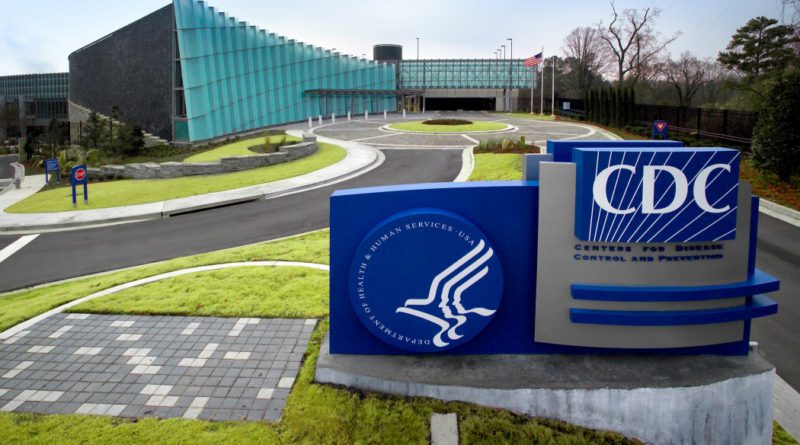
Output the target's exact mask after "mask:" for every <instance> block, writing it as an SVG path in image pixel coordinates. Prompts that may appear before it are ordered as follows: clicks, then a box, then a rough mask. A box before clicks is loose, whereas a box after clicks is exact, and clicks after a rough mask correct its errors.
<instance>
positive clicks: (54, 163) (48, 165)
mask: <svg viewBox="0 0 800 445" xmlns="http://www.w3.org/2000/svg"><path fill="white" fill-rule="evenodd" d="M50 172H56V182H57V183H60V182H61V175H60V173H59V172H58V159H46V160H45V161H44V174H45V177H46V176H47V174H49V173H50Z"/></svg>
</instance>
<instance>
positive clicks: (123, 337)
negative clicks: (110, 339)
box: [115, 334, 142, 341]
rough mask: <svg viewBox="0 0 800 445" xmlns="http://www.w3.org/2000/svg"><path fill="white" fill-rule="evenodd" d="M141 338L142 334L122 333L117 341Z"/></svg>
mask: <svg viewBox="0 0 800 445" xmlns="http://www.w3.org/2000/svg"><path fill="white" fill-rule="evenodd" d="M141 338H142V335H141V334H121V335H120V336H119V337H117V338H116V339H115V341H139V340H140V339H141Z"/></svg>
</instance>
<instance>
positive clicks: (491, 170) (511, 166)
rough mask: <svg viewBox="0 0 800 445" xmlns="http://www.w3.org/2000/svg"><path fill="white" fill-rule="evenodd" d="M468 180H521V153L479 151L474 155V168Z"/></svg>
mask: <svg viewBox="0 0 800 445" xmlns="http://www.w3.org/2000/svg"><path fill="white" fill-rule="evenodd" d="M468 180H469V181H521V180H522V155H521V154H510V153H506V154H496V153H480V154H476V155H475V168H474V169H473V170H472V174H471V175H469V179H468Z"/></svg>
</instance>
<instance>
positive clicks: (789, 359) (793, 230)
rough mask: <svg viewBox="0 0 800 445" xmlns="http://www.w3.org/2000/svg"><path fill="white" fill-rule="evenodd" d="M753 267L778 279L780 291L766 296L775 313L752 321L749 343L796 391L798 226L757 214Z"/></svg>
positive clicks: (799, 376)
mask: <svg viewBox="0 0 800 445" xmlns="http://www.w3.org/2000/svg"><path fill="white" fill-rule="evenodd" d="M756 267H757V268H759V269H761V270H763V271H764V272H766V273H768V274H770V275H772V276H773V277H776V278H778V279H780V280H781V289H780V290H779V291H778V292H773V293H770V294H767V297H769V298H771V299H772V300H775V301H776V302H777V303H778V314H777V315H773V316H771V317H764V318H758V319H755V320H753V324H752V328H751V335H750V340H752V341H757V342H758V343H759V347H760V352H761V355H763V356H764V357H765V358H766V359H767V360H768V361H769V362H770V363H772V364H773V365H775V367H776V368H777V370H778V375H779V376H781V378H782V379H783V380H786V382H787V383H788V384H789V385H791V386H792V387H793V388H794V389H795V390H797V391H800V298H798V297H800V227H795V226H793V225H791V224H787V223H785V222H783V221H781V220H779V219H775V218H772V217H770V216H767V215H765V214H763V213H761V214H760V218H759V222H758V253H757V256H756Z"/></svg>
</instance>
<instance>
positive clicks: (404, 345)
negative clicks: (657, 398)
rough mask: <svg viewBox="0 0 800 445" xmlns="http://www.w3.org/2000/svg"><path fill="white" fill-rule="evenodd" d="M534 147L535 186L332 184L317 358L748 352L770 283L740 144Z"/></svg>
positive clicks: (766, 308)
mask: <svg viewBox="0 0 800 445" xmlns="http://www.w3.org/2000/svg"><path fill="white" fill-rule="evenodd" d="M548 148H549V149H550V150H552V152H553V153H554V154H555V156H554V158H555V161H556V162H542V163H541V164H540V165H539V166H538V171H539V177H538V180H533V181H502V182H473V183H457V184H421V185H408V186H392V187H378V188H371V189H359V190H344V191H338V192H336V193H334V194H333V196H332V197H331V275H330V280H331V287H330V289H331V302H330V304H331V310H330V314H331V315H330V323H331V328H330V350H331V353H333V354H409V353H412V354H419V353H432V352H433V353H442V354H549V353H576V354H578V353H580V354H585V353H648V352H649V353H653V352H656V353H670V354H747V352H748V346H749V336H750V320H751V319H752V318H756V317H762V316H766V315H771V314H774V313H776V312H777V304H775V303H774V302H773V301H771V300H770V299H768V298H767V297H765V296H763V295H761V294H763V293H766V292H772V291H775V290H777V289H778V287H779V282H778V280H776V279H775V278H773V277H770V276H769V275H767V274H765V273H763V272H761V271H759V270H757V269H756V268H755V250H756V239H757V225H758V224H757V223H758V198H755V197H752V196H751V186H750V185H749V184H747V183H744V182H739V181H738V168H739V164H738V163H739V156H738V152H736V151H734V150H728V149H724V148H712V149H687V148H683V147H679V146H676V145H675V144H674V143H672V142H670V143H669V144H665V143H664V142H654V143H651V144H649V143H647V142H642V141H637V142H636V143H635V144H626V143H624V142H614V141H611V142H608V141H606V142H603V143H600V142H598V141H564V142H552V141H551V142H548ZM550 150H548V151H550ZM527 165H528V164H527V163H526V166H527Z"/></svg>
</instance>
